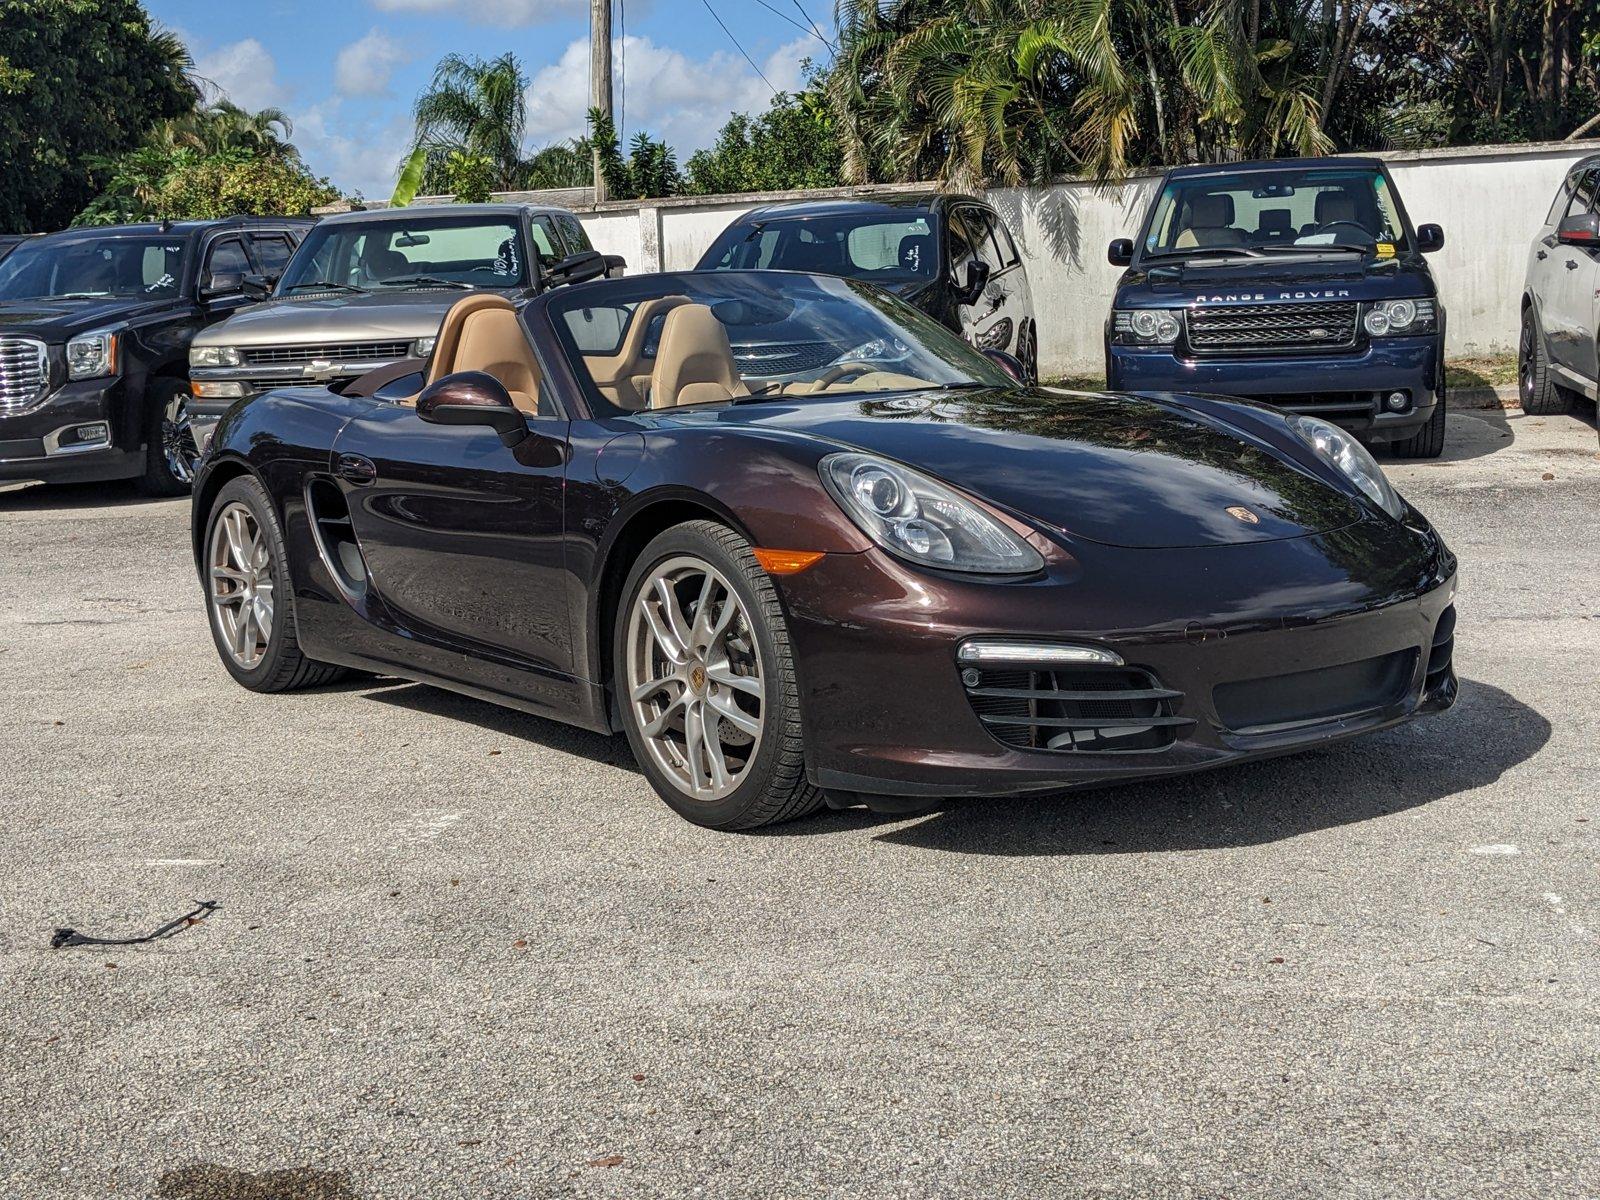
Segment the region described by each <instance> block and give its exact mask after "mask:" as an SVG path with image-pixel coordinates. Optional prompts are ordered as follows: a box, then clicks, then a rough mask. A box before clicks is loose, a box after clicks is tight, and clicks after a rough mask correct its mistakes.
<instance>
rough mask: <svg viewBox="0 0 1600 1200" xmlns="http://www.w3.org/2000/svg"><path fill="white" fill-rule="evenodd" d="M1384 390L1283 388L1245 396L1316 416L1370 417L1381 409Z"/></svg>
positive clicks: (1289, 410) (1277, 406)
mask: <svg viewBox="0 0 1600 1200" xmlns="http://www.w3.org/2000/svg"><path fill="white" fill-rule="evenodd" d="M1385 394H1386V393H1383V392H1282V393H1271V394H1268V395H1265V396H1246V397H1244V399H1246V400H1254V401H1257V402H1258V403H1261V404H1270V405H1272V407H1274V408H1281V409H1283V410H1284V411H1285V412H1296V413H1311V414H1313V415H1315V416H1340V417H1361V416H1365V417H1371V416H1375V415H1377V413H1378V412H1379V411H1381V405H1382V401H1383V397H1384V395H1385Z"/></svg>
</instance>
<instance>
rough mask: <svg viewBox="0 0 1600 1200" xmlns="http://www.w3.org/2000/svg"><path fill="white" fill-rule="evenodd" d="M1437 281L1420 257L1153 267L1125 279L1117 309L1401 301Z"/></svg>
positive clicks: (1428, 290) (1289, 258)
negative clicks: (1310, 302)
mask: <svg viewBox="0 0 1600 1200" xmlns="http://www.w3.org/2000/svg"><path fill="white" fill-rule="evenodd" d="M1434 294H1435V287H1434V283H1433V276H1432V275H1431V274H1429V272H1428V268H1427V267H1426V266H1425V265H1424V264H1423V262H1422V260H1421V259H1420V258H1418V259H1414V260H1409V259H1399V258H1387V259H1383V258H1379V259H1374V258H1365V259H1362V258H1357V257H1356V256H1355V255H1353V254H1344V255H1338V254H1330V255H1328V256H1326V257H1321V258H1313V257H1310V256H1305V257H1297V256H1289V255H1285V256H1281V257H1270V258H1241V259H1227V260H1224V261H1223V262H1218V261H1216V260H1212V261H1211V262H1209V263H1206V264H1205V265H1198V264H1184V263H1162V264H1159V265H1158V264H1150V265H1149V266H1146V267H1141V268H1135V269H1130V270H1128V271H1127V272H1125V273H1124V274H1123V276H1122V280H1121V282H1120V283H1119V284H1118V287H1117V295H1116V298H1115V300H1114V304H1115V306H1116V307H1118V308H1139V307H1147V308H1150V307H1167V308H1176V307H1180V306H1182V307H1187V306H1190V305H1199V306H1204V305H1208V304H1274V303H1285V304H1295V303H1304V302H1306V301H1308V300H1397V299H1402V298H1407V297H1411V298H1415V297H1418V296H1432V295H1434Z"/></svg>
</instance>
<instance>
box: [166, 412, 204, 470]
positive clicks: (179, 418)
mask: <svg viewBox="0 0 1600 1200" xmlns="http://www.w3.org/2000/svg"><path fill="white" fill-rule="evenodd" d="M161 453H162V454H163V455H164V456H165V457H166V460H167V470H168V471H169V472H171V473H172V477H173V478H174V479H176V480H177V481H178V482H179V483H193V482H194V465H195V463H196V462H197V461H198V460H199V458H200V447H199V445H198V444H197V443H196V442H195V439H194V428H193V426H192V425H191V424H190V422H189V398H188V397H187V396H183V395H178V396H174V397H173V398H172V399H171V400H170V401H169V402H168V403H167V406H166V408H165V409H163V410H162V412H161Z"/></svg>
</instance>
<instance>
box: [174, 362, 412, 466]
mask: <svg viewBox="0 0 1600 1200" xmlns="http://www.w3.org/2000/svg"><path fill="white" fill-rule="evenodd" d="M400 361H401V360H400V359H397V358H391V359H372V360H366V359H363V360H361V361H360V362H352V363H333V364H332V365H331V366H327V367H322V366H317V367H310V366H306V365H305V364H293V363H292V364H288V365H285V366H246V367H190V368H189V387H190V391H191V393H192V395H191V396H190V399H189V407H188V410H187V411H188V416H189V427H190V429H191V430H192V431H193V433H194V441H195V445H196V447H198V448H199V450H200V452H201V453H202V454H203V453H205V449H206V447H207V446H208V445H209V444H210V442H211V435H212V434H213V433H215V432H216V428H217V422H218V421H220V420H222V415H223V414H224V413H226V412H227V411H228V410H229V409H230V408H232V407H233V406H234V405H235V404H237V403H238V402H239V401H240V400H246V399H249V398H250V397H252V396H260V395H262V394H263V393H266V392H271V391H275V390H277V389H278V388H286V387H305V386H307V385H308V384H309V385H312V386H325V385H328V384H340V383H344V382H348V381H349V380H352V379H359V378H360V377H361V376H363V375H365V374H367V373H368V372H369V371H377V370H380V369H382V368H384V367H389V366H393V365H394V364H395V363H397V362H400ZM208 384H209V385H221V386H222V387H223V388H225V389H226V390H228V391H230V392H234V391H236V394H234V395H228V396H202V395H200V394H199V393H200V391H201V387H202V385H208Z"/></svg>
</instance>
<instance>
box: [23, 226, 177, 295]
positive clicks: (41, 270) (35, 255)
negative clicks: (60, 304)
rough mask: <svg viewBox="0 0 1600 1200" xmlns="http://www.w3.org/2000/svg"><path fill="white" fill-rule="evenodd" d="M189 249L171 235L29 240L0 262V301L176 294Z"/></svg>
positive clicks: (101, 235)
mask: <svg viewBox="0 0 1600 1200" xmlns="http://www.w3.org/2000/svg"><path fill="white" fill-rule="evenodd" d="M185 249H186V243H185V241H184V239H182V238H172V237H170V236H169V237H128V236H126V235H115V236H113V235H108V234H100V235H98V236H92V237H49V238H31V239H29V240H28V241H26V242H23V243H22V244H21V245H20V246H18V247H17V248H16V249H15V250H13V251H12V252H11V253H10V254H9V255H7V256H6V257H5V258H4V260H0V300H44V299H69V298H71V299H77V298H82V299H88V298H91V297H107V296H128V297H140V298H146V299H152V300H160V299H165V298H168V297H172V296H176V295H177V294H178V281H179V280H180V279H182V278H183V260H184V251H185Z"/></svg>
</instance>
